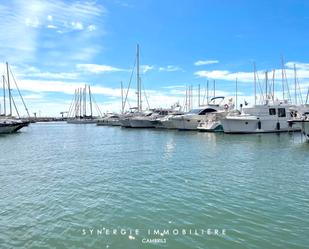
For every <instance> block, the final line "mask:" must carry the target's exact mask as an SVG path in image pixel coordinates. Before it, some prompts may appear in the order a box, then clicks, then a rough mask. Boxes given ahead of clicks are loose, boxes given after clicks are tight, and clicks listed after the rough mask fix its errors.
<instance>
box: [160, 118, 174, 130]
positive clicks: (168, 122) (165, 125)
mask: <svg viewBox="0 0 309 249" xmlns="http://www.w3.org/2000/svg"><path fill="white" fill-rule="evenodd" d="M161 123H162V126H163V128H165V129H176V126H174V123H173V121H172V120H171V119H168V120H164V121H161Z"/></svg>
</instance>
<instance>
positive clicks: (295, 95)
mask: <svg viewBox="0 0 309 249" xmlns="http://www.w3.org/2000/svg"><path fill="white" fill-rule="evenodd" d="M296 87H297V80H296V65H295V64H294V98H295V105H297V89H296Z"/></svg>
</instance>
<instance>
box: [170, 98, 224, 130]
mask: <svg viewBox="0 0 309 249" xmlns="http://www.w3.org/2000/svg"><path fill="white" fill-rule="evenodd" d="M223 101H224V97H214V98H212V99H211V100H210V102H209V103H208V105H206V106H204V107H199V108H196V109H192V110H191V111H190V112H188V113H186V114H184V115H177V116H174V117H171V118H170V119H169V123H168V125H169V126H170V127H171V128H173V129H178V130H197V127H198V125H199V123H200V122H201V121H202V120H203V118H204V117H205V115H208V114H209V113H214V112H217V111H219V110H224V109H225V108H228V106H227V105H223Z"/></svg>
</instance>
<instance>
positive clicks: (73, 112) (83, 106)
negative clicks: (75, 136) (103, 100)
mask: <svg viewBox="0 0 309 249" xmlns="http://www.w3.org/2000/svg"><path fill="white" fill-rule="evenodd" d="M87 95H88V96H89V106H88V105H87V104H88V103H87ZM92 102H93V96H92V94H91V90H90V86H86V85H85V87H84V88H78V89H76V90H75V94H74V97H73V100H72V103H71V105H70V108H69V111H68V119H67V123H69V124H96V123H97V122H98V120H99V118H98V117H95V116H93V110H92V109H93V107H92V105H93V103H92ZM96 107H97V110H98V112H99V113H100V109H99V107H98V106H97V105H96ZM88 108H89V111H90V115H87V110H88Z"/></svg>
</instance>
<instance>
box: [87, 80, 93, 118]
mask: <svg viewBox="0 0 309 249" xmlns="http://www.w3.org/2000/svg"><path fill="white" fill-rule="evenodd" d="M88 90H89V102H90V117H92V98H91V91H90V86H88Z"/></svg>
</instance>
